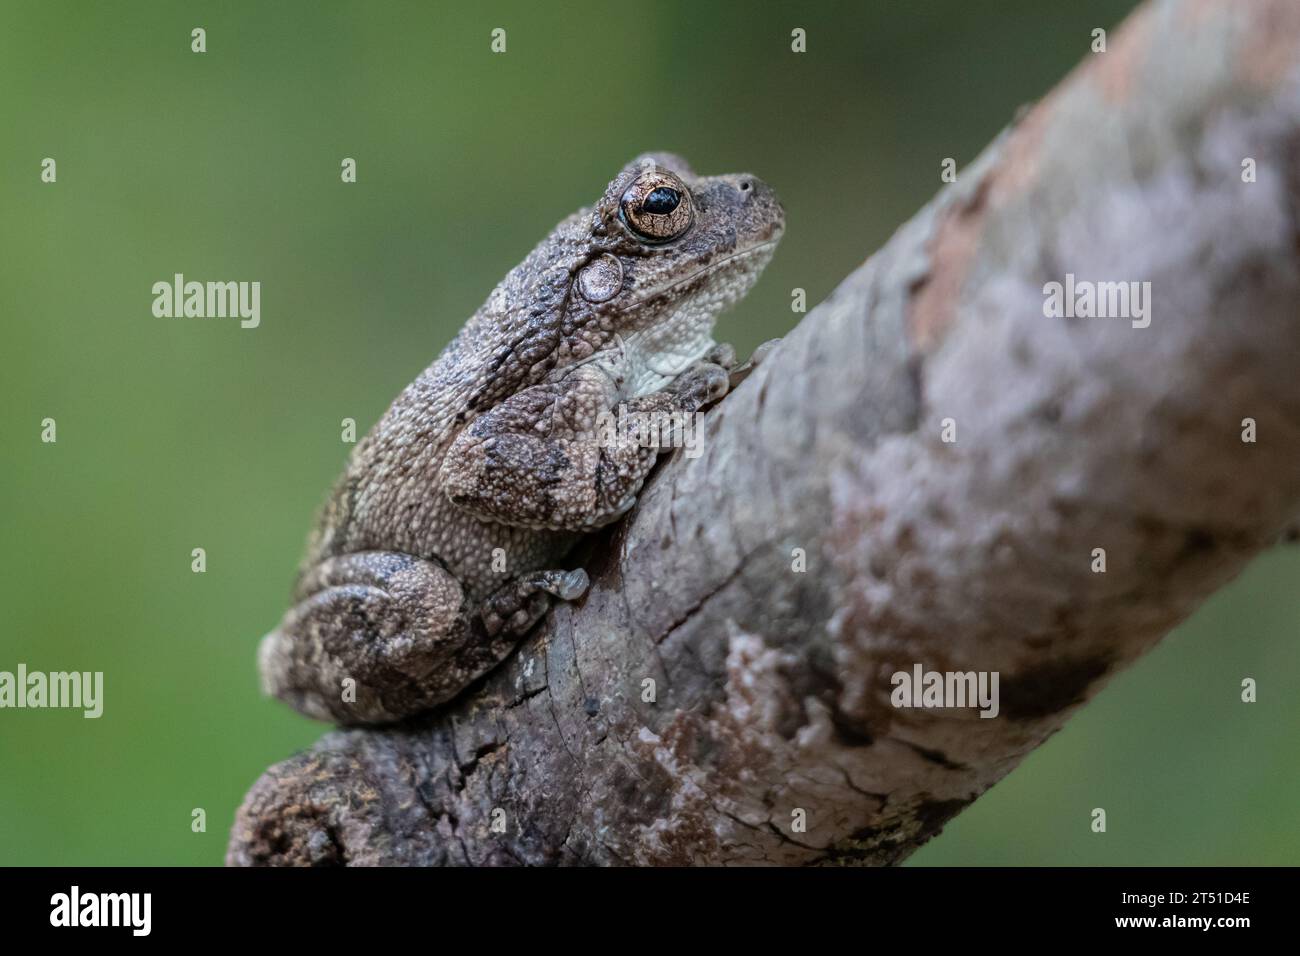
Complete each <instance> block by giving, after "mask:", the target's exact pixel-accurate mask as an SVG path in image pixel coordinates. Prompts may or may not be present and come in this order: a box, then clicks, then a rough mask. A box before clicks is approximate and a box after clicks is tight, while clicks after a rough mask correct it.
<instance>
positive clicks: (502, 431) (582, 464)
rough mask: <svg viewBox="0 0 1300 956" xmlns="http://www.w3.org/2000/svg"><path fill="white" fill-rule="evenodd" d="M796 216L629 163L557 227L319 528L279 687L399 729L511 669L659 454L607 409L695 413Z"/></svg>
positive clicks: (380, 438) (270, 647)
mask: <svg viewBox="0 0 1300 956" xmlns="http://www.w3.org/2000/svg"><path fill="white" fill-rule="evenodd" d="M784 222H785V217H784V213H783V211H782V208H781V204H780V202H779V201H778V200H777V198H776V195H775V194H774V193H773V192H772V190H771V189H770V188H769V187H768V186H766V185H765V184H764V183H762V182H761V181H759V180H758V179H755V178H754V177H753V176H749V175H726V176H696V175H695V174H694V173H693V172H692V171H691V169H690V168H689V167H688V166H687V165H686V163H685V162H683V161H682V160H681V159H680V158H678V157H676V156H672V155H669V154H647V155H645V156H641V157H639V158H637V159H636V160H634V161H633V162H631V163H629V164H628V165H627V166H626V167H625V168H624V169H623V170H622V171H621V172H620V173H619V174H618V175H617V176H616V177H615V178H614V180H613V182H611V183H610V184H609V186H608V188H607V189H606V190H605V194H604V196H603V197H602V198H601V199H600V201H599V202H598V203H597V204H596V205H595V206H594V207H591V208H588V209H583V210H581V211H579V212H577V213H574V214H573V215H572V216H570V217H568V218H567V219H565V220H564V221H563V222H561V223H560V224H559V225H558V226H557V227H556V228H555V231H554V232H552V233H551V234H550V235H549V236H548V237H547V238H546V239H544V240H543V241H542V242H541V243H540V244H539V245H538V246H537V248H535V249H534V250H533V251H532V252H531V253H530V254H529V255H528V257H527V258H526V259H524V261H523V262H521V263H520V264H519V265H518V266H516V267H515V268H514V269H513V270H512V271H511V272H510V274H509V275H507V276H506V277H505V279H504V280H503V281H502V282H501V284H500V285H498V286H497V287H496V289H495V290H494V291H493V292H492V295H491V296H490V297H489V298H488V300H487V302H485V303H484V304H483V306H482V307H481V308H480V309H479V310H478V311H477V312H476V313H475V314H474V315H473V316H472V317H471V318H470V319H469V321H468V322H466V324H465V327H464V328H463V329H461V331H460V334H459V335H457V336H456V338H455V340H453V341H452V342H451V344H450V345H448V346H447V347H446V348H445V349H444V350H443V352H442V354H441V355H439V357H438V359H437V361H435V362H434V363H433V364H432V365H431V366H429V367H428V368H427V369H425V371H424V372H423V373H422V374H421V375H420V376H419V378H417V379H416V380H415V381H414V382H412V383H411V385H409V386H408V387H407V388H406V390H405V391H403V392H402V394H401V395H399V396H398V398H397V400H396V401H395V402H393V404H392V406H391V407H390V408H389V409H388V411H387V413H386V414H385V415H384V416H383V418H381V419H380V421H379V423H378V424H377V425H375V427H374V429H373V430H372V431H371V432H370V433H369V434H368V435H367V436H366V437H365V438H364V439H363V440H362V441H361V442H360V443H359V444H358V445H357V447H356V449H355V450H354V452H353V454H352V457H351V460H350V461H349V463H348V467H347V470H346V471H345V473H344V474H343V476H342V478H341V479H340V480H339V482H338V484H337V485H336V487H335V488H334V491H333V493H332V494H331V496H330V498H329V500H328V502H327V504H326V505H325V507H324V509H323V510H322V512H321V515H320V518H319V520H318V522H317V525H316V529H315V531H314V532H313V533H312V535H311V537H310V539H309V542H308V547H307V554H306V557H305V558H304V561H303V564H302V566H301V569H300V571H299V576H298V581H297V585H296V588H295V591H294V600H295V601H296V602H297V603H296V604H295V605H294V606H293V607H292V608H291V609H290V610H289V612H288V613H287V614H286V615H285V617H284V619H283V621H281V623H280V626H279V628H277V629H276V630H275V631H273V632H271V633H270V634H268V635H267V636H266V637H265V638H263V640H262V645H261V649H260V652H259V659H260V665H261V672H262V682H263V686H264V688H265V689H266V690H267V691H268V692H269V693H272V694H275V695H276V696H278V697H280V698H282V699H283V700H285V701H287V702H288V703H290V704H292V705H293V706H294V707H296V708H297V709H298V710H300V711H302V712H303V713H304V714H308V715H310V716H312V717H319V718H323V719H334V720H337V721H339V722H341V723H345V724H355V723H377V722H385V721H391V720H395V719H398V718H401V717H404V716H407V715H410V714H414V713H417V712H419V711H423V710H427V709H429V708H431V707H434V706H436V705H438V704H440V703H443V702H445V701H447V700H450V699H451V698H452V697H454V696H455V695H456V694H457V693H459V692H460V691H461V690H462V689H464V688H465V686H466V685H468V684H469V683H471V682H472V681H473V680H475V679H476V678H478V677H479V676H481V675H483V674H484V673H486V672H487V671H488V670H490V669H491V668H492V667H494V666H495V665H496V664H498V663H499V662H500V661H501V660H502V659H504V658H505V657H506V656H507V655H508V654H509V653H510V651H511V650H512V649H513V647H514V646H515V645H516V644H517V643H518V641H519V639H520V638H521V637H522V636H523V635H524V633H525V632H526V631H528V629H529V628H531V627H532V626H533V625H534V624H535V623H536V622H537V620H538V619H539V618H540V617H541V616H542V615H543V614H544V613H545V612H546V610H547V608H548V607H549V602H550V601H551V599H552V598H559V599H562V600H572V599H575V598H577V597H580V596H581V595H582V594H583V593H584V592H585V590H586V587H587V576H586V574H585V573H584V572H583V571H582V570H581V569H576V570H563V569H562V568H561V567H560V565H561V564H562V562H563V561H564V558H565V556H566V555H567V554H568V553H569V552H570V551H571V549H572V548H573V545H574V544H575V542H576V541H577V540H578V538H579V537H580V536H581V535H583V534H586V533H589V532H591V531H593V530H594V529H596V528H599V527H601V526H602V525H605V524H608V523H609V522H611V521H614V520H616V519H617V518H619V517H620V516H621V515H623V514H624V513H626V512H627V511H628V509H629V508H631V507H632V505H633V504H634V503H635V501H636V495H637V492H638V491H639V490H640V488H641V485H642V482H643V481H644V480H645V478H646V475H647V474H648V473H649V471H650V470H651V468H652V467H653V466H654V463H655V460H656V457H657V456H658V455H659V454H660V453H661V451H662V450H663V449H661V448H656V447H646V443H645V442H642V441H639V440H638V439H637V436H636V435H635V434H632V435H630V436H628V435H623V434H621V433H620V435H619V437H618V438H617V439H616V440H615V441H610V440H608V438H607V437H601V436H598V434H597V428H596V422H597V418H598V416H600V415H601V413H602V412H610V411H613V410H614V409H616V408H618V407H619V406H620V405H622V407H623V410H624V412H625V415H629V416H633V417H634V418H635V417H637V416H640V417H645V416H654V415H661V414H667V413H672V412H677V413H678V414H679V415H680V414H681V413H693V412H695V411H697V410H698V409H700V408H701V407H702V406H705V405H707V404H709V403H711V402H713V401H716V400H717V399H718V398H720V397H721V396H722V395H723V394H724V393H725V392H726V390H727V388H728V384H729V375H728V370H729V369H730V368H731V367H732V365H733V364H734V352H733V351H732V350H731V349H730V348H729V347H728V346H719V345H716V344H715V343H714V340H713V323H714V320H715V319H716V317H717V315H718V313H719V312H721V311H722V310H723V309H725V308H727V307H728V306H730V305H731V304H732V303H734V302H736V300H738V299H739V298H741V297H742V296H743V295H744V294H745V293H746V292H747V291H748V290H749V288H750V286H752V285H753V283H754V281H755V280H756V279H757V278H758V275H759V273H760V272H761V271H762V269H763V267H764V266H765V265H766V264H767V262H768V260H769V259H770V258H771V256H772V253H773V250H774V249H775V247H776V243H777V241H778V240H779V239H780V236H781V233H782V230H783V229H784Z"/></svg>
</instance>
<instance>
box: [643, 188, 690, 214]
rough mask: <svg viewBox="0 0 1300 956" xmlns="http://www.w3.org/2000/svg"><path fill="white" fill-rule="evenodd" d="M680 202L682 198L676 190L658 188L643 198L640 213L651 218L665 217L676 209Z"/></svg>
mask: <svg viewBox="0 0 1300 956" xmlns="http://www.w3.org/2000/svg"><path fill="white" fill-rule="evenodd" d="M681 201H682V197H681V195H680V194H679V193H678V192H677V190H676V189H672V188H671V187H669V186H660V187H659V188H658V189H655V190H652V191H651V193H650V195H649V196H646V197H645V202H644V203H642V204H641V211H642V212H646V213H649V214H651V215H653V216H666V215H668V214H669V213H670V212H672V211H673V210H674V209H676V208H677V206H678V204H679V203H680V202H681Z"/></svg>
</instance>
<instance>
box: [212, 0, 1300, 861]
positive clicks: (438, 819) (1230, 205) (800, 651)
mask: <svg viewBox="0 0 1300 956" xmlns="http://www.w3.org/2000/svg"><path fill="white" fill-rule="evenodd" d="M1081 42H1082V40H1081ZM1298 64H1300V5H1298V4H1295V3H1294V2H1291V0H1258V2H1251V3H1229V2H1206V0H1201V2H1193V0H1184V2H1178V0H1170V2H1159V3H1154V4H1150V5H1148V6H1146V7H1144V8H1142V9H1141V10H1140V11H1139V12H1138V13H1137V14H1136V15H1135V16H1134V17H1133V18H1131V20H1130V21H1129V22H1128V23H1127V24H1126V25H1125V26H1124V28H1123V30H1122V33H1117V34H1116V35H1113V36H1112V37H1111V41H1110V49H1109V52H1106V53H1104V54H1093V55H1090V56H1089V57H1088V58H1087V61H1086V63H1085V64H1084V65H1083V66H1081V67H1080V68H1079V69H1078V70H1076V71H1075V72H1074V73H1073V74H1072V75H1071V76H1070V77H1069V78H1068V79H1067V80H1066V81H1065V82H1064V83H1063V84H1062V85H1061V86H1060V87H1059V88H1058V89H1057V90H1056V91H1054V92H1053V93H1052V94H1050V95H1049V96H1048V97H1047V98H1046V99H1044V100H1043V101H1042V102H1041V103H1039V104H1038V105H1037V106H1035V107H1034V108H1033V109H1032V110H1029V111H1027V112H1026V113H1024V114H1023V115H1022V116H1021V118H1020V119H1019V120H1018V122H1017V123H1016V124H1015V125H1014V126H1013V127H1012V128H1011V129H1010V130H1008V131H1007V132H1006V133H1004V134H1003V135H1002V136H1001V137H1000V138H999V139H998V140H997V141H996V142H995V143H994V144H993V145H992V146H991V147H989V149H988V150H987V151H986V152H985V154H984V155H983V156H982V157H981V158H980V159H979V160H978V161H977V162H976V163H975V164H974V165H972V166H971V167H969V168H967V169H964V170H962V171H961V172H960V175H959V181H958V182H957V183H956V184H954V185H953V186H950V187H948V188H946V189H944V190H943V191H942V192H941V193H940V195H939V196H938V198H937V199H936V200H935V201H934V202H932V203H931V204H930V205H929V206H927V207H926V208H925V209H923V210H922V211H921V212H920V213H919V214H918V215H917V216H916V217H915V218H914V219H913V220H912V221H911V222H910V223H908V224H907V225H906V226H904V227H903V228H902V229H901V230H900V231H899V232H898V233H897V234H896V235H895V236H894V237H893V239H891V241H890V242H889V243H888V244H887V245H886V247H885V248H884V249H883V250H881V251H880V252H879V253H878V254H877V255H875V256H874V257H872V258H871V259H870V260H869V261H868V262H866V263H865V264H864V265H863V266H862V267H860V268H859V269H857V270H856V271H855V272H854V273H853V274H852V275H850V276H849V277H848V278H847V279H846V280H845V282H844V283H843V285H842V286H841V287H840V288H839V289H838V290H837V291H836V292H835V293H834V294H833V295H832V296H831V298H830V299H829V300H827V301H826V302H825V303H823V304H822V305H821V306H819V307H818V308H817V309H816V310H814V311H813V312H811V313H810V314H809V315H808V316H807V317H806V318H805V319H804V320H803V321H802V322H801V323H800V324H799V326H798V327H797V328H796V329H795V330H794V331H793V332H792V333H791V334H790V335H789V336H788V337H787V338H786V339H785V340H784V341H783V343H782V344H781V345H780V346H779V347H778V348H777V349H776V350H775V351H774V352H773V353H772V354H771V355H770V356H769V357H768V358H767V360H766V361H765V362H764V363H763V364H761V365H760V366H759V368H758V369H757V371H756V372H755V373H754V374H753V375H752V376H751V377H750V378H749V379H748V380H747V381H745V382H744V383H743V384H742V385H741V386H740V388H739V389H738V390H737V391H736V392H735V393H734V394H732V395H731V396H729V397H728V398H727V399H726V400H725V401H724V402H723V403H722V405H721V406H719V407H718V408H717V409H715V410H714V411H713V412H712V413H711V414H710V417H709V421H708V425H707V438H706V444H705V454H704V455H703V456H702V457H700V458H698V459H695V460H693V461H692V460H686V459H684V458H682V457H677V458H674V459H673V460H672V461H670V462H669V463H668V464H667V465H666V466H665V467H664V468H662V469H661V471H660V472H659V473H658V474H657V475H656V476H655V478H654V479H653V480H652V482H651V483H650V485H649V486H648V488H647V489H646V491H645V492H644V494H643V496H642V499H641V502H640V504H639V505H638V507H637V509H636V511H635V513H633V514H632V515H631V516H630V518H629V519H628V520H626V521H625V522H623V523H622V524H620V525H619V526H618V527H617V528H616V529H615V530H614V531H613V532H612V533H610V534H608V535H606V536H604V537H602V538H601V539H600V540H599V541H597V542H596V543H595V545H594V546H593V548H592V556H591V560H590V562H589V564H588V568H589V570H590V571H592V572H593V574H592V576H593V581H594V586H593V588H592V591H591V593H590V596H589V597H588V598H586V599H585V600H584V601H583V602H581V603H580V604H578V605H575V606H564V607H560V608H557V609H556V610H555V611H554V612H553V613H552V614H551V615H550V617H549V618H548V619H547V621H546V622H545V623H544V625H543V626H542V627H541V628H540V629H539V631H538V632H537V633H536V634H535V635H533V636H532V637H530V638H529V639H528V640H527V641H525V642H524V644H523V645H522V646H521V647H520V649H519V651H518V652H517V653H516V654H515V655H514V656H513V657H512V658H510V660H509V661H508V662H506V663H505V664H504V665H503V666H502V667H500V668H499V669H498V670H497V671H496V672H495V673H494V674H492V675H490V676H489V677H488V678H487V679H485V680H484V681H483V682H482V683H481V684H480V685H478V686H476V687H475V688H473V689H472V690H471V691H470V692H468V693H467V694H466V695H464V696H463V697H462V698H461V699H459V700H458V701H457V702H455V703H454V704H453V705H451V706H449V707H448V708H447V709H445V710H443V711H441V712H439V713H436V714H432V715H430V716H428V717H427V718H424V719H422V720H420V721H418V722H415V723H413V724H410V725H406V726H402V727H395V728H388V729H380V730H356V731H347V732H333V733H330V734H328V735H327V736H326V737H325V738H324V739H323V740H322V741H320V743H319V744H318V745H317V746H316V747H315V748H314V749H312V750H311V751H310V752H307V753H303V754H299V755H298V756H295V757H293V758H292V759H290V760H287V761H285V762H283V763H281V764H278V765H277V766H275V767H273V768H271V769H270V770H269V771H268V772H267V773H266V774H265V775H264V776H263V777H262V779H261V780H259V781H258V782H257V784H256V785H255V786H254V787H253V789H252V791H251V792H250V793H249V795H248V797H247V799H246V801H245V803H244V805H243V807H242V808H241V810H240V812H239V815H238V819H237V821H236V824H235V827H234V832H233V835H232V839H231V844H230V851H229V862H230V863H233V864H283V863H317V864H330V863H350V864H373V863H401V864H443V863H446V864H456V863H473V864H498V863H526V864H545V863H591V864H618V863H627V864H683V863H691V864H723V863H785V864H808V863H827V862H849V861H852V862H865V863H893V862H896V861H898V860H900V859H902V858H904V857H905V856H907V855H908V854H909V853H910V852H911V851H912V850H914V849H915V848H916V847H917V846H919V845H920V844H921V843H923V842H924V841H925V840H926V839H928V838H929V837H931V836H933V835H934V834H935V833H936V832H938V830H939V829H940V828H941V826H942V825H943V823H944V822H945V821H946V820H948V819H950V818H951V817H952V816H953V815H954V814H955V813H957V812H958V811H959V810H961V809H962V808H963V807H965V806H966V805H967V804H969V803H970V802H971V801H972V800H974V799H975V798H976V797H978V796H979V795H980V794H981V793H983V792H984V791H985V790H986V789H987V788H988V787H989V786H990V785H992V784H993V783H994V782H996V781H997V780H998V779H1000V778H1001V777H1003V776H1004V775H1005V774H1006V773H1008V772H1009V771H1010V770H1011V769H1012V768H1013V767H1015V766H1016V765H1017V764H1018V763H1019V762H1020V760H1021V759H1022V758H1023V757H1024V756H1025V755H1026V754H1027V753H1029V751H1031V750H1032V749H1033V748H1034V747H1036V746H1038V745H1039V744H1041V743H1042V742H1043V741H1044V740H1045V739H1046V738H1047V737H1048V736H1050V735H1051V734H1052V733H1053V732H1055V731H1056V730H1057V729H1059V728H1060V727H1061V725H1062V724H1063V723H1064V722H1065V720H1066V719H1067V718H1068V717H1069V716H1070V715H1071V714H1072V713H1074V712H1075V710H1077V709H1078V707H1079V706H1080V705H1082V704H1083V703H1084V702H1086V701H1087V700H1088V699H1089V698H1091V697H1092V696H1093V695H1095V694H1096V693H1097V692H1098V690H1099V689H1100V688H1101V687H1102V686H1103V685H1104V684H1105V683H1106V682H1107V680H1108V679H1109V678H1110V677H1111V676H1112V675H1114V674H1115V673H1116V672H1117V671H1118V670H1120V669H1121V668H1123V667H1124V666H1126V665H1127V664H1129V663H1130V662H1132V661H1133V660H1134V659H1135V658H1136V657H1137V656H1138V655H1140V654H1141V653H1142V652H1144V651H1146V650H1147V649H1149V648H1150V647H1151V646H1152V645H1153V644H1154V643H1155V642H1156V641H1157V640H1159V638H1160V637H1161V636H1162V635H1164V634H1165V633H1167V632H1168V631H1169V630H1170V628H1172V627H1173V626H1174V625H1175V624H1176V623H1178V622H1179V621H1181V620H1182V619H1184V618H1185V617H1186V616H1187V615H1188V614H1189V613H1191V611H1192V610H1193V609H1194V608H1195V607H1196V606H1197V605H1198V604H1199V603H1200V602H1201V601H1202V600H1203V599H1204V598H1205V597H1206V596H1207V595H1209V594H1210V593H1211V592H1213V591H1214V590H1215V589H1216V588H1218V587H1220V586H1221V585H1223V584H1224V583H1225V582H1226V581H1228V580H1229V579H1230V578H1232V577H1233V576H1234V575H1235V574H1236V573H1237V572H1239V571H1240V570H1241V569H1242V567H1243V566H1244V565H1245V564H1246V562H1247V561H1248V560H1249V559H1250V558H1251V557H1252V556H1253V555H1254V554H1255V553H1256V552H1258V551H1259V550H1261V549H1262V548H1264V547H1266V546H1267V545H1268V544H1269V543H1270V542H1272V541H1274V540H1276V538H1277V536H1278V535H1279V533H1280V532H1281V530H1282V528H1283V527H1284V526H1285V525H1286V524H1287V522H1288V519H1291V518H1293V517H1294V516H1295V515H1296V514H1297V513H1300V461H1298V459H1300V456H1298V455H1297V449H1300V374H1298V373H1300V366H1298V363H1297V359H1298V358H1300V316H1298V315H1297V305H1298V304H1300V158H1298V157H1300V149H1298V147H1300V70H1298V69H1297V65H1298ZM1248 157H1249V158H1251V159H1253V160H1254V161H1255V163H1256V169H1257V179H1256V181H1255V182H1243V177H1242V162H1243V160H1244V159H1246V158H1248ZM1066 273H1073V274H1074V275H1075V276H1077V277H1078V278H1079V279H1087V280H1095V281H1139V282H1141V281H1149V282H1150V283H1151V290H1152V293H1151V295H1152V299H1151V324H1150V327H1148V328H1135V327H1133V325H1132V324H1131V323H1130V322H1129V321H1128V320H1126V319H1119V318H1115V319H1101V318H1074V319H1066V318H1049V317H1047V316H1045V315H1044V291H1043V287H1044V284H1045V283H1047V282H1052V281H1061V282H1063V281H1064V280H1065V274H1066ZM1245 418H1252V419H1254V420H1255V422H1256V426H1257V429H1258V440H1257V441H1256V442H1254V443H1245V442H1243V441H1242V420H1243V419H1245ZM945 419H952V420H953V422H954V423H955V427H956V441H955V442H951V443H948V442H945V441H943V440H942V436H941V432H942V429H943V422H944V420H945ZM1095 548H1104V549H1105V552H1106V571H1105V573H1095V572H1094V571H1093V549H1095ZM795 549H802V550H803V552H804V553H806V556H807V570H806V571H803V572H798V571H795V570H792V564H793V563H794V562H795V560H796V552H795ZM916 663H920V664H922V665H924V667H925V668H926V669H927V670H940V671H969V670H974V671H996V672H998V673H999V675H1000V698H1001V711H1000V714H999V716H998V717H997V718H995V719H981V718H980V717H979V716H978V714H977V712H976V711H974V710H951V709H950V710H933V709H930V710H917V709H901V708H896V707H894V706H892V705H891V702H890V693H891V691H892V690H893V686H892V684H891V681H890V676H891V675H892V674H893V673H894V672H896V671H910V670H911V669H912V667H913V665H914V664H916ZM647 679H650V680H653V681H654V687H655V697H656V699H655V700H654V701H653V702H647V701H646V700H644V699H643V696H644V695H643V691H644V689H645V687H646V686H647V685H646V684H645V681H646V680H647ZM1136 719H1140V715H1137V717H1136ZM800 810H802V811H803V814H804V816H805V817H806V829H805V830H803V831H800V830H798V829H797V828H795V827H794V826H793V825H792V824H793V823H794V821H795V820H796V819H797V817H798V811H800ZM494 811H498V812H497V814H496V817H495V821H496V822H497V823H498V824H504V832H497V830H496V829H494V827H493V823H494Z"/></svg>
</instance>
